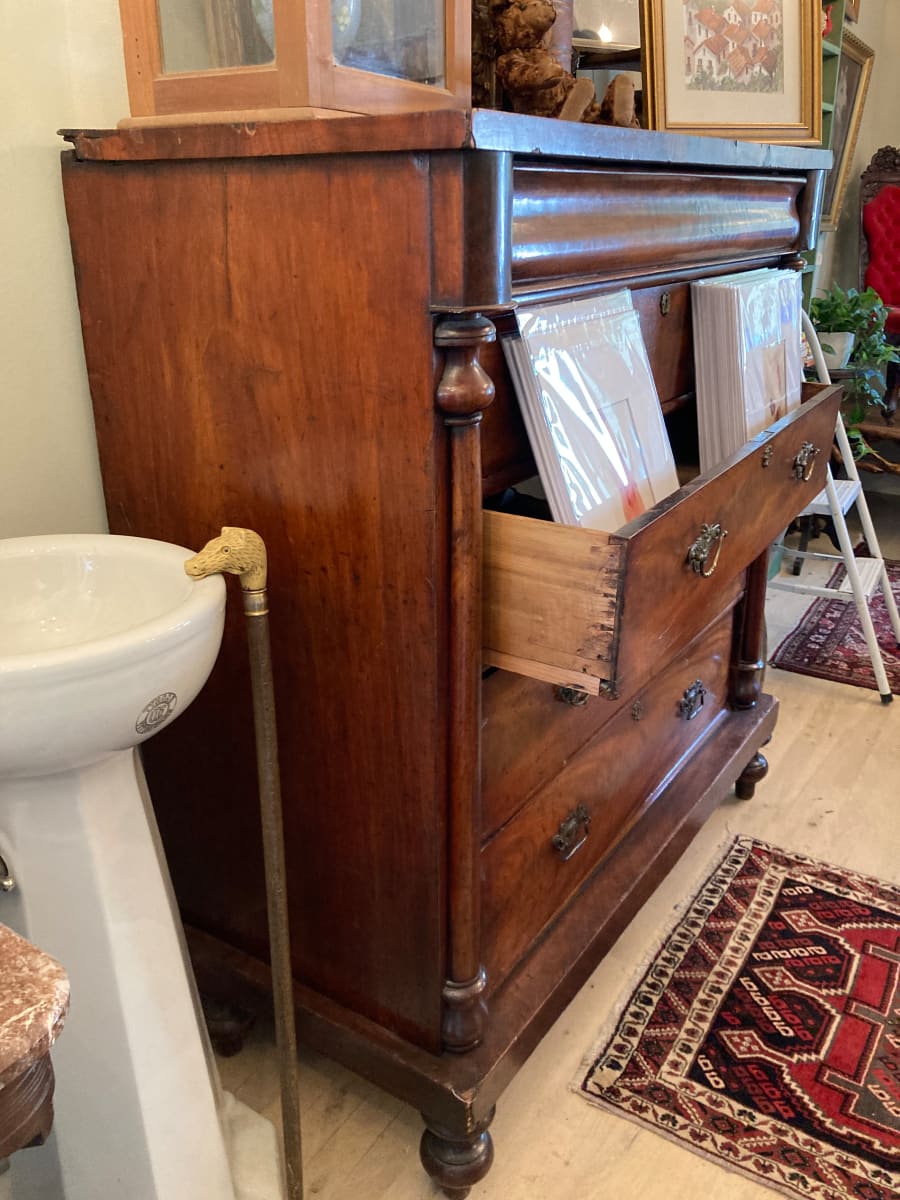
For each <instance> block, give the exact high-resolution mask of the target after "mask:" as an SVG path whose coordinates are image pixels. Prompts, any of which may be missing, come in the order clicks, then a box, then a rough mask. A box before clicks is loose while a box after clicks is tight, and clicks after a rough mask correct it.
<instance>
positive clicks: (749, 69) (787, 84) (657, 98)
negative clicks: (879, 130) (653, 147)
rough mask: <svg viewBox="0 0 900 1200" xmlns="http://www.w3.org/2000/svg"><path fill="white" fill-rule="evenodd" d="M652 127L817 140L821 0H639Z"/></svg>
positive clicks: (803, 142) (646, 97) (645, 97)
mask: <svg viewBox="0 0 900 1200" xmlns="http://www.w3.org/2000/svg"><path fill="white" fill-rule="evenodd" d="M640 2H641V45H642V48H643V57H642V75H643V107H644V114H645V117H644V120H645V123H646V124H647V126H648V128H650V129H665V130H669V131H671V132H675V133H693V134H702V135H709V136H719V137H730V138H740V139H743V140H745V141H757V142H779V143H786V144H791V145H798V146H817V145H820V144H821V138H822V38H821V29H820V23H821V4H820V0H640Z"/></svg>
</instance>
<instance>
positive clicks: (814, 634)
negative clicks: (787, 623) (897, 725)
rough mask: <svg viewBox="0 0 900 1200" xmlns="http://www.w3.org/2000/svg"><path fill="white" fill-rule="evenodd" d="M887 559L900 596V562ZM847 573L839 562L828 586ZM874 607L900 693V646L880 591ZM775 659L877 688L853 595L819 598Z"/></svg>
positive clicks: (800, 670) (788, 667)
mask: <svg viewBox="0 0 900 1200" xmlns="http://www.w3.org/2000/svg"><path fill="white" fill-rule="evenodd" d="M886 565H887V570H888V578H889V579H890V581H891V588H892V589H893V592H894V595H895V596H896V597H900V563H898V562H890V561H888V562H887V563H886ZM843 574H844V568H843V567H842V566H840V567H838V568H837V570H836V571H835V572H834V574H833V575H832V577H831V579H830V580H829V581H828V584H827V586H828V587H833V586H834V585H835V584H836V583H837V582H838V581H839V580H840V579H841V578H842V577H843ZM869 611H870V612H871V614H872V624H873V625H874V626H875V635H876V637H877V638H878V645H879V646H880V648H881V656H882V659H883V661H884V669H885V671H886V672H887V677H888V681H889V683H890V685H891V691H892V692H895V693H898V694H900V651H898V650H897V642H896V639H895V638H894V631H893V629H892V628H891V622H890V619H889V617H888V615H887V609H886V608H885V606H884V597H883V596H882V595H881V593H880V592H879V594H878V595H877V596H873V598H872V601H871V604H870V605H869ZM770 661H771V663H772V666H773V667H780V668H781V669H782V670H783V671H794V672H796V673H797V674H798V675H815V676H817V677H818V678H819V679H830V680H832V681H833V682H835V683H850V684H853V685H854V686H855V687H867V688H873V689H876V690H877V685H876V683H875V673H874V671H873V670H872V660H871V659H870V658H869V651H868V649H867V648H866V639H865V638H864V637H863V634H862V629H861V628H860V624H859V618H858V617H857V615H856V605H855V604H854V603H853V598H852V597H851V598H850V599H849V600H833V599H821V600H816V601H814V603H813V604H811V605H810V606H809V608H808V609H807V610H806V612H805V613H804V614H803V616H802V618H801V619H800V624H799V625H797V627H796V628H795V629H793V630H791V632H790V633H789V634H788V635H787V637H786V638H785V639H784V641H783V642H782V643H781V645H780V646H779V647H778V649H777V650H776V651H775V653H774V654H773V655H772V658H771V660H770Z"/></svg>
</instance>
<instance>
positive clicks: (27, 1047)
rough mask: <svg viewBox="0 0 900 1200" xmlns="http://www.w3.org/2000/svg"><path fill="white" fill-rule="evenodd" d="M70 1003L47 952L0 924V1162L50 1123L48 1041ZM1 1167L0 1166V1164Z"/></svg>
mask: <svg viewBox="0 0 900 1200" xmlns="http://www.w3.org/2000/svg"><path fill="white" fill-rule="evenodd" d="M68 1007H69V980H68V976H67V975H66V973H65V971H64V970H63V969H62V967H61V966H60V965H59V963H58V962H56V960H55V959H52V958H51V957H50V956H49V955H48V954H44V952H43V951H42V950H39V949H38V948H37V947H36V946H33V945H32V944H31V942H27V941H26V940H25V939H24V938H22V937H19V935H18V934H17V933H13V931H12V930H11V929H8V928H7V927H6V926H5V925H0V1163H2V1164H3V1167H5V1165H6V1160H7V1159H8V1158H9V1156H10V1155H11V1154H13V1153H14V1152H15V1151H16V1150H21V1149H23V1148H24V1147H26V1146H34V1145H39V1144H40V1143H41V1142H43V1141H44V1140H45V1139H46V1138H47V1136H48V1134H49V1133H50V1126H51V1124H52V1123H53V1067H52V1066H51V1064H50V1047H51V1046H52V1045H53V1043H54V1042H55V1041H56V1039H57V1037H58V1036H59V1033H60V1031H61V1030H62V1027H63V1022H64V1021H65V1017H66V1012H67V1010H68ZM0 1170H2V1167H0Z"/></svg>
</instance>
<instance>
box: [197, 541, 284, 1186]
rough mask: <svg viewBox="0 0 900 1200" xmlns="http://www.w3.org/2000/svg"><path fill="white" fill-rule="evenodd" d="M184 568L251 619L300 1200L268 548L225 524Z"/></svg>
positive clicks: (262, 803)
mask: <svg viewBox="0 0 900 1200" xmlns="http://www.w3.org/2000/svg"><path fill="white" fill-rule="evenodd" d="M184 569H185V571H186V572H187V574H188V575H190V576H191V578H192V579H204V578H205V577H206V576H207V575H215V574H219V573H221V572H223V571H227V572H228V573H230V574H232V575H239V576H240V580H241V593H242V595H243V599H244V614H245V616H246V617H247V646H248V650H249V654H250V680H251V686H252V691H253V723H254V726H255V730H256V771H257V778H258V780H259V808H260V817H261V821H262V838H263V859H264V865H265V878H266V903H267V907H268V917H269V954H270V957H271V960H272V998H273V1003H274V1009H275V1044H276V1046H277V1049H278V1064H279V1077H280V1081H281V1122H282V1136H283V1140H284V1168H285V1176H286V1181H287V1200H302V1197H303V1159H302V1154H301V1144H300V1103H299V1096H298V1087H297V1084H298V1080H297V1032H296V1025H295V1017H294V993H293V973H292V971H291V940H290V931H289V927H288V908H287V884H286V872H285V863H284V829H283V825H282V818H281V779H280V775H279V769H278V734H277V730H276V726H275V693H274V689H273V686H272V653H271V647H270V644H269V603H268V596H267V593H266V547H265V543H264V542H263V540H262V538H261V537H260V536H259V534H258V533H254V532H253V530H252V529H235V528H231V527H228V526H226V527H225V528H224V529H223V530H222V533H221V536H220V537H217V538H213V540H212V541H211V542H207V544H206V545H205V546H204V547H203V549H202V550H201V551H200V552H199V554H195V555H194V557H193V558H189V559H188V560H187V562H186V563H185V564H184Z"/></svg>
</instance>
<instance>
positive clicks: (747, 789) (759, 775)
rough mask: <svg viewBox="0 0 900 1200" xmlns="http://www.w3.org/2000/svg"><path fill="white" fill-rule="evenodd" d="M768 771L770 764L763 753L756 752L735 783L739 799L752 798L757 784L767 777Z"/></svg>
mask: <svg viewBox="0 0 900 1200" xmlns="http://www.w3.org/2000/svg"><path fill="white" fill-rule="evenodd" d="M768 772H769V764H768V763H767V762H766V760H765V759H764V758H763V756H762V755H761V754H754V755H753V757H752V758H751V759H750V761H749V762H748V763H747V765H746V767H744V769H743V771H742V772H741V773H740V775H739V776H738V779H737V782H736V783H735V785H734V794H735V795H736V796H737V798H738V800H752V799H753V793H754V792H755V791H756V785H757V784H758V783H759V782H760V781H761V780H763V779H765V777H766V775H767V774H768Z"/></svg>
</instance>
